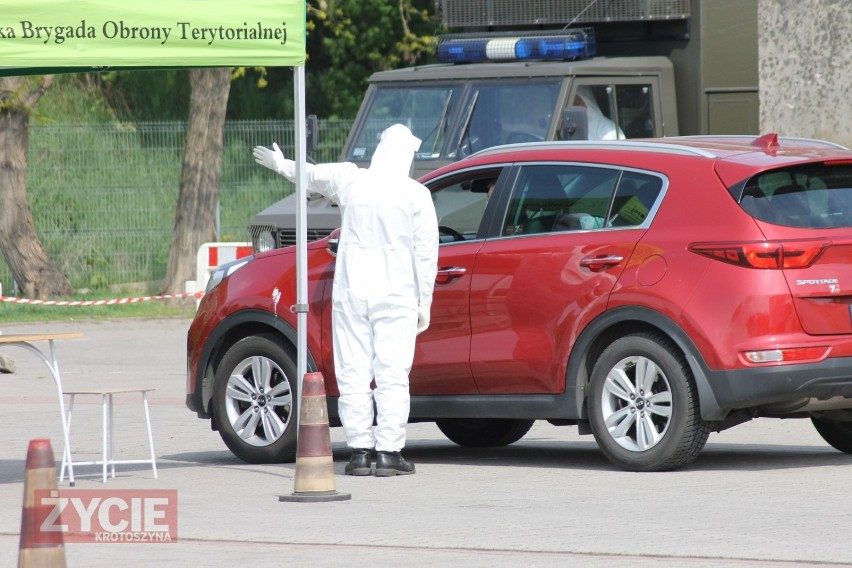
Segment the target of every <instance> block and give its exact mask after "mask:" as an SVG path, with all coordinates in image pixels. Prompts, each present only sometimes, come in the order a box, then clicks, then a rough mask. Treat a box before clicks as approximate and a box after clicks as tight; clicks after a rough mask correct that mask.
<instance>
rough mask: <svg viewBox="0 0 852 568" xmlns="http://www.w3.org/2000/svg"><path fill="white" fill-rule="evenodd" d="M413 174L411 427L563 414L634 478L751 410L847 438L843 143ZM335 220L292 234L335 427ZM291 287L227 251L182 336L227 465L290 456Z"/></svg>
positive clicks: (665, 465) (851, 432) (581, 156)
mask: <svg viewBox="0 0 852 568" xmlns="http://www.w3.org/2000/svg"><path fill="white" fill-rule="evenodd" d="M421 181H422V182H423V183H424V184H426V185H427V186H428V187H429V189H430V190H431V191H432V196H433V200H434V203H435V208H436V211H437V213H438V218H439V224H440V225H441V227H440V231H441V247H440V248H441V252H440V260H439V265H438V266H439V270H438V276H437V278H436V286H435V295H434V302H433V305H432V324H431V326H430V327H429V329H428V330H427V331H426V332H425V333H423V334H422V335H420V336H419V337H418V339H417V351H416V355H415V361H414V367H413V369H412V372H411V394H412V397H411V415H410V416H411V418H410V420H411V421H412V422H422V421H433V422H435V423H436V424H437V426H438V427H439V428H440V429H441V431H442V432H443V433H444V434H445V435H446V436H447V437H448V438H449V439H450V440H452V441H453V442H456V443H458V444H461V445H463V446H469V447H486V446H501V445H506V444H511V443H513V442H515V441H517V440H519V439H521V437H523V436H524V434H525V433H526V432H527V431H528V430H529V429H530V427H531V426H532V424H533V422H534V421H535V420H547V421H548V422H550V423H552V424H555V425H577V426H578V427H579V431H580V433H581V434H582V433H585V434H589V433H590V434H593V435H594V437H595V439H596V441H597V443H598V445H599V447H600V448H601V450H602V451H603V452H604V454H605V455H606V456H607V458H609V459H610V460H611V461H612V462H613V463H614V464H616V465H618V466H620V467H622V468H625V469H628V470H636V471H654V470H667V469H674V468H677V467H680V466H683V465H685V464H688V463H690V462H691V461H693V460H694V459H695V458H696V457H697V456H698V454H699V452H700V451H701V449H702V448H703V446H704V444H705V442H706V441H707V438H708V436H709V434H710V432H711V431H720V430H723V429H726V428H729V427H731V426H734V425H737V424H740V423H742V422H744V421H747V420H750V419H752V418H757V417H782V418H792V417H802V418H810V419H811V421H812V422H813V424H814V426H815V427H816V429H817V431H818V432H819V434H820V435H821V436H822V437H823V438H824V439H825V440H826V441H827V442H828V443H829V444H831V445H832V446H834V447H835V448H837V449H839V450H841V451H843V452H847V453H852V151H849V150H848V149H845V148H843V147H840V146H837V145H834V144H831V143H828V142H820V141H813V140H799V139H786V138H779V137H777V136H776V135H774V134H769V135H766V136H762V137H760V138H755V137H741V136H724V137H715V136H705V137H682V138H666V139H658V140H642V141H615V142H542V143H531V144H520V145H512V146H502V147H496V148H491V149H489V150H486V151H483V152H480V153H478V154H476V155H474V156H471V157H469V158H467V159H464V160H461V161H459V162H456V163H454V164H451V165H449V166H446V167H444V168H441V169H439V170H437V171H434V172H432V173H430V174H428V175H426V176H425V177H423V178H422V179H421ZM492 184H493V186H494V188H493V195H491V197H490V198H489V197H488V189H489V187H490V186H491V185H492ZM333 237H334V236H332V238H326V239H323V240H320V241H314V242H311V243H309V244H308V254H307V262H308V297H309V308H308V309H309V313H308V322H309V323H308V329H307V350H308V353H307V354H306V356H307V359H306V360H307V366H308V371H320V372H322V373H323V375H324V377H325V380H326V392H327V395H328V400H329V405H328V406H329V408H328V410H329V415H330V422H331V424H332V425H335V424H337V402H336V395H337V394H338V391H337V387H336V385H335V377H334V365H333V362H332V341H331V305H330V299H331V287H332V273H333V272H334V264H335V256H334V251H335V247H334V245H335V241H334V238H333ZM295 287H296V251H295V248H287V249H279V250H275V251H271V252H268V253H264V254H258V255H256V256H254V257H250V258H246V259H241V260H238V261H237V262H236V263H232V264H227V265H223V266H221V267H219V268H218V269H217V270H216V272H215V273H214V274H213V277H212V278H211V282H210V286H208V290H207V293H206V294H205V296H204V298H203V300H202V301H201V305H200V307H199V310H198V313H197V315H196V317H195V320H194V321H193V323H192V326H191V328H190V330H189V337H188V377H187V406H188V407H189V408H190V409H191V410H193V411H195V412H197V413H198V415H199V416H200V417H202V418H209V419H211V420H212V422H213V427H214V428H216V429H218V430H219V432H220V434H221V436H222V438H223V440H224V441H225V443H226V444H227V445H228V447H229V448H230V449H231V451H233V452H234V454H236V455H237V456H239V457H240V458H242V459H243V460H245V461H249V462H273V461H286V460H291V459H293V458H294V455H295V450H296V432H295V424H296V420H295V418H296V412H297V409H296V402H297V397H296V393H295V389H296V385H297V381H296V377H295V373H296V347H295V346H296V344H297V341H296V337H297V334H296V316H295V314H293V313H292V312H291V310H290V306H291V305H293V304H295V303H296V302H295V298H296V295H295Z"/></svg>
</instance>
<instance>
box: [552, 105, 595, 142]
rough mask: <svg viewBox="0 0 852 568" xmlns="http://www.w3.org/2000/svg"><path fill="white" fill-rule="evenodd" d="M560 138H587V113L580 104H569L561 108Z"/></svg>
mask: <svg viewBox="0 0 852 568" xmlns="http://www.w3.org/2000/svg"><path fill="white" fill-rule="evenodd" d="M559 139H560V140H588V139H589V115H588V114H587V113H586V109H585V108H584V107H580V106H569V107H565V108H564V109H562V125H561V126H560V129H559Z"/></svg>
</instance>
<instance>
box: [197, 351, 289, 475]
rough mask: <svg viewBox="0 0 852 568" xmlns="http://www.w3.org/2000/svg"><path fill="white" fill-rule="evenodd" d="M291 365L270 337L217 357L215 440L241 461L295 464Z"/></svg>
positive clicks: (214, 408)
mask: <svg viewBox="0 0 852 568" xmlns="http://www.w3.org/2000/svg"><path fill="white" fill-rule="evenodd" d="M294 359H295V357H294V355H293V354H292V353H291V352H290V351H289V350H287V349H285V348H284V347H283V346H282V345H281V344H280V343H279V341H278V338H277V337H276V336H275V335H255V336H249V337H246V338H243V339H241V340H240V341H238V342H236V343H235V344H234V345H232V346H231V348H230V349H228V351H227V352H226V353H225V355H224V356H223V357H222V361H221V363H220V364H219V366H218V367H217V369H216V378H215V383H214V386H213V412H214V415H215V419H216V425H217V427H218V430H219V435H220V436H221V437H222V440H223V441H224V442H225V445H227V446H228V448H229V449H230V450H231V451H232V452H233V453H234V455H236V456H237V457H238V458H240V459H241V460H243V461H246V462H248V463H280V462H290V461H293V460H294V459H295V457H296V434H297V432H296V422H297V420H296V416H297V414H296V413H297V412H298V403H297V401H298V397H297V396H296V394H297V393H296V389H297V383H296V363H295V361H294ZM256 375H257V376H256ZM270 395H271V396H270Z"/></svg>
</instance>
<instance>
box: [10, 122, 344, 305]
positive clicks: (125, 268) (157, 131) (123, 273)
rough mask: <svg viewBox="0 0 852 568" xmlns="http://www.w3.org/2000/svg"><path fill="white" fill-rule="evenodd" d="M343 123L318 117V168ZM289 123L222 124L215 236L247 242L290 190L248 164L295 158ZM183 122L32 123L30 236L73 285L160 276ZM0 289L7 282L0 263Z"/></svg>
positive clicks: (335, 152) (336, 148) (333, 150)
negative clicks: (268, 148) (259, 150)
mask: <svg viewBox="0 0 852 568" xmlns="http://www.w3.org/2000/svg"><path fill="white" fill-rule="evenodd" d="M351 125H352V121H351V120H340V121H320V122H319V125H318V126H319V128H318V130H319V134H318V137H317V140H318V147H317V151H316V153H315V154H314V155H313V156H312V157H313V158H314V159H315V160H316V161H317V162H333V161H337V160H338V159H339V155H340V150H341V148H342V147H343V144H344V143H345V142H346V136H347V133H348V132H349V128H350V127H351ZM293 132H294V128H293V122H292V121H239V122H229V123H227V124H226V125H225V144H224V152H223V157H222V158H223V159H222V181H221V184H220V187H219V201H220V206H219V235H220V237H219V240H222V241H248V240H250V237H249V233H248V229H247V227H248V224H249V222H250V221H251V219H252V217H254V215H255V214H257V213H258V212H259V211H261V210H262V209H264V208H266V207H268V206H269V205H271V204H273V203H274V202H275V201H278V200H279V199H282V198H283V197H285V196H286V195H287V193H289V192H290V191H292V184H288V183H286V182H285V180H284V179H283V178H281V177H279V176H276V175H275V174H273V173H272V172H270V171H269V170H266V169H265V168H261V167H259V166H258V165H257V164H255V162H254V160H253V159H252V156H251V149H252V148H253V147H254V146H256V145H258V144H264V145H271V144H272V142H273V141H275V142H278V145H279V146H280V147H281V149H282V150H283V151H284V153H285V154H286V155H288V156H291V157H292V156H293V155H294V153H295V152H294V141H293ZM185 137H186V124H185V123H182V122H148V123H135V124H58V125H57V124H53V125H39V124H32V125H31V127H30V147H29V167H28V171H27V194H28V197H29V200H30V207H31V209H32V212H33V218H34V221H35V227H36V232H37V233H38V235H39V237H40V238H41V241H42V244H44V246H45V248H46V249H47V252H48V254H49V255H50V257H51V258H52V259H53V260H54V261H55V262H56V263H57V264H58V265H59V268H60V269H61V270H62V271H63V272H64V273H65V274H66V275H67V276H68V278H69V279H70V280H71V284H72V285H73V286H74V288H77V289H79V288H101V287H105V286H109V285H114V284H127V283H138V282H152V281H156V280H161V279H162V278H164V277H165V275H166V266H167V264H168V258H169V245H170V244H171V234H172V229H173V226H174V219H175V206H176V204H177V197H178V189H179V180H180V173H181V164H182V160H183V147H184V140H185ZM0 282H2V283H3V291H4V293H8V292H11V291H12V289H13V286H14V283H13V280H12V276H11V273H10V270H9V267H8V266H7V264H6V262H5V259H3V258H2V257H0Z"/></svg>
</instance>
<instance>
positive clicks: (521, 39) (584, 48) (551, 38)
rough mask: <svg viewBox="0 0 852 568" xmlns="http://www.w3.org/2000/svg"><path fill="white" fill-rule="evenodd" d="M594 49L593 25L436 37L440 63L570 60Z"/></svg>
mask: <svg viewBox="0 0 852 568" xmlns="http://www.w3.org/2000/svg"><path fill="white" fill-rule="evenodd" d="M596 53H597V43H596V42H595V33H594V30H593V29H592V28H582V29H571V30H562V31H560V32H554V33H547V32H532V33H529V34H512V35H506V34H490V35H482V34H480V35H474V34H452V35H445V36H442V37H440V38H439V40H438V61H440V62H441V63H476V62H478V61H530V60H573V59H586V58H590V57H594V56H595V54H596Z"/></svg>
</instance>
